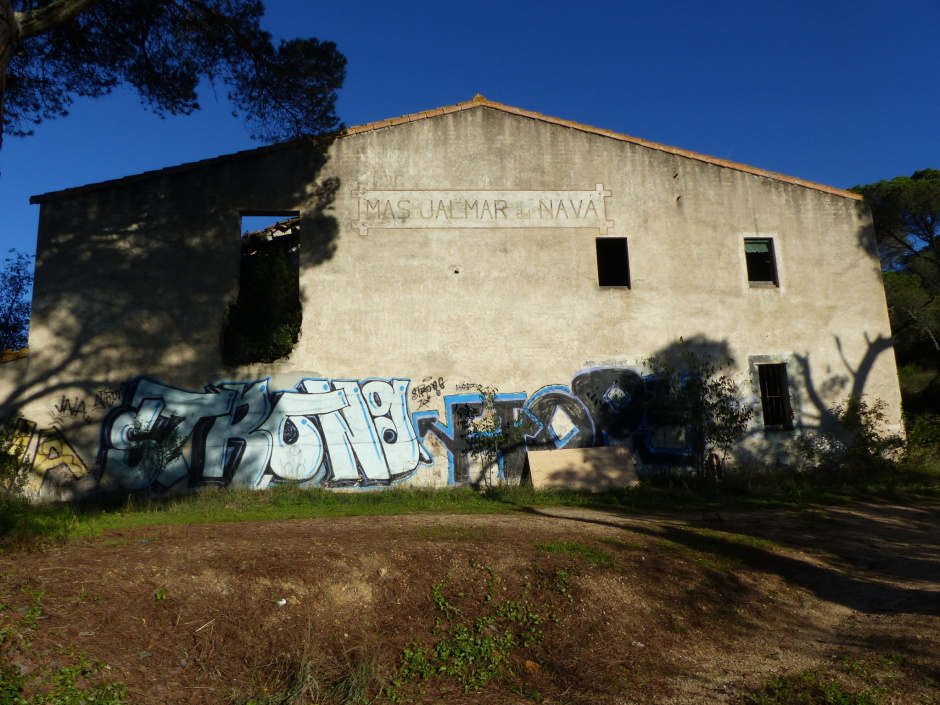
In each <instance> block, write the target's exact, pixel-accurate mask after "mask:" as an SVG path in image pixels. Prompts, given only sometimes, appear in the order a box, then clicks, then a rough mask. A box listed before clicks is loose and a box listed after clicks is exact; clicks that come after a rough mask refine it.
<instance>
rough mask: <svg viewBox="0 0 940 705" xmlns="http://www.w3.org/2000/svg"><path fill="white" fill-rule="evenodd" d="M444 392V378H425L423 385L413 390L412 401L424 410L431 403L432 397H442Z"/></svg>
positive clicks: (422, 381)
mask: <svg viewBox="0 0 940 705" xmlns="http://www.w3.org/2000/svg"><path fill="white" fill-rule="evenodd" d="M443 391H444V378H443V377H438V378H437V379H435V378H434V377H425V378H424V379H423V380H421V384H420V385H419V386H417V387H415V388H414V389H412V390H411V401H413V402H414V403H415V404H417V405H418V408H419V409H423V408H424V407H426V406H427V405H428V404H429V403H430V402H431V397H433V396H435V395H437V396H441V393H442V392H443Z"/></svg>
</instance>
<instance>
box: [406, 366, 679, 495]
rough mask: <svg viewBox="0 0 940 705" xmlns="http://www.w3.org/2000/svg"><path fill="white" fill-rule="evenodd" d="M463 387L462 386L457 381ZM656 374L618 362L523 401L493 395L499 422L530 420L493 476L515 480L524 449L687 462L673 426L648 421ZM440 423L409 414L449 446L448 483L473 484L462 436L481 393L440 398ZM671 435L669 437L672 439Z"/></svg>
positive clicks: (478, 410)
mask: <svg viewBox="0 0 940 705" xmlns="http://www.w3.org/2000/svg"><path fill="white" fill-rule="evenodd" d="M457 388H458V389H461V388H462V387H461V385H460V384H458V385H457ZM655 390H656V379H655V378H643V377H641V376H640V375H639V374H637V373H636V372H634V371H633V370H630V369H627V368H622V367H601V368H592V369H587V370H582V371H581V372H579V373H578V374H576V375H575V377H574V379H572V381H571V386H570V387H566V386H564V385H551V386H547V387H543V388H541V389H540V390H538V391H537V392H535V393H534V394H533V395H532V396H531V397H528V399H526V395H525V394H524V393H523V394H496V395H495V397H494V404H493V406H494V411H495V413H496V414H498V415H499V416H500V418H502V419H507V420H508V419H514V418H517V416H518V415H519V414H520V413H521V414H524V415H525V416H526V417H527V418H528V419H529V420H530V421H531V422H532V423H531V428H532V430H531V432H530V433H527V435H526V436H525V448H524V449H522V448H513V449H511V450H507V452H505V453H500V454H499V457H498V461H499V476H500V477H501V478H503V479H508V480H515V479H518V478H519V477H520V476H521V474H522V469H523V463H524V451H525V450H543V449H544V450H554V449H561V448H590V447H594V446H608V445H622V446H629V447H632V448H633V449H634V451H635V452H636V453H637V455H638V456H639V458H640V459H641V460H642V462H643V463H645V464H660V465H687V464H689V462H691V456H690V455H689V452H690V450H689V448H688V446H687V444H686V441H685V439H684V437H681V434H679V435H678V436H677V435H676V434H675V433H674V432H675V429H670V428H665V429H663V428H657V427H656V425H655V419H651V418H648V415H647V406H648V405H647V404H646V401H647V400H648V399H649V398H651V397H652V395H654V394H655ZM444 408H445V410H444V413H445V416H446V423H442V422H441V420H440V416H439V414H438V412H436V411H423V412H419V413H416V414H415V415H414V419H415V422H416V423H417V426H418V435H419V438H420V439H421V440H424V439H425V438H426V437H427V435H428V434H431V435H433V436H434V437H435V438H437V439H438V441H440V443H441V444H442V445H443V446H444V448H445V449H446V450H447V459H448V463H449V467H450V481H451V482H452V483H461V482H471V481H475V480H476V478H472V477H471V470H470V468H471V464H472V463H471V461H472V458H471V453H470V444H469V443H468V440H467V439H468V437H469V435H470V434H472V428H471V426H472V422H473V419H474V418H479V417H480V416H481V415H482V414H483V413H484V411H485V410H484V402H483V397H482V396H481V395H480V394H455V395H450V396H445V397H444ZM674 436H675V437H674Z"/></svg>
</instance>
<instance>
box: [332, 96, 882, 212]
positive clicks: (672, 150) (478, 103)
mask: <svg viewBox="0 0 940 705" xmlns="http://www.w3.org/2000/svg"><path fill="white" fill-rule="evenodd" d="M479 107H486V108H493V109H494V110H501V111H502V112H504V113H510V114H512V115H519V116H521V117H527V118H531V119H533V120H540V121H542V122H547V123H550V124H552V125H559V126H561V127H569V128H571V129H572V130H579V131H580V132H587V133H590V134H592V135H600V136H602V137H609V138H610V139H614V140H619V141H621V142H630V143H631V144H636V145H640V146H641V147H647V148H649V149H655V150H657V151H659V152H666V153H667V154H675V155H678V156H680V157H686V158H688V159H695V160H696V161H700V162H705V163H706V164H713V165H715V166H720V167H725V168H727V169H734V170H735V171H743V172H744V173H746V174H753V175H755V176H763V177H766V178H768V179H774V180H776V181H783V182H784V183H788V184H794V185H796V186H803V187H805V188H810V189H813V190H816V191H822V192H823V193H829V194H832V195H834V196H842V197H843V198H850V199H852V200H855V201H861V200H864V197H863V196H861V195H859V194H857V193H853V192H851V191H846V190H844V189H839V188H836V187H834V186H826V185H825V184H817V183H816V182H814V181H806V180H805V179H798V178H796V177H794V176H787V175H786V174H779V173H777V172H774V171H767V170H766V169H758V168H757V167H753V166H748V165H747V164H739V163H737V162H732V161H729V160H727V159H719V158H718V157H710V156H708V155H707V154H699V153H698V152H690V151H689V150H687V149H679V148H678V147H670V146H668V145H665V144H659V143H657V142H650V141H648V140H644V139H640V138H639V137H630V136H629V135H624V134H621V133H619V132H613V131H612V130H605V129H603V128H600V127H591V126H590V125H582V124H581V123H578V122H573V121H571V120H563V119H561V118H556V117H551V116H549V115H543V114H542V113H536V112H532V111H531V110H523V109H522V108H514V107H512V106H511V105H503V104H502V103H497V102H495V101H492V100H487V99H485V98H483V97H482V96H477V97H476V98H474V99H473V100H468V101H466V102H463V103H457V104H456V105H449V106H447V107H444V108H437V109H436V110H428V111H425V112H421V113H414V114H412V115H403V116H402V117H399V118H391V119H388V120H379V121H378V122H370V123H368V124H365V125H358V126H356V127H350V128H349V129H347V130H346V132H345V133H344V135H356V134H360V133H363V132H370V131H372V130H380V129H382V128H385V127H394V126H395V125H403V124H404V123H407V122H415V121H416V120H423V119H425V118H429V117H434V116H436V115H446V114H448V113H456V112H460V111H462V110H470V109H472V108H479Z"/></svg>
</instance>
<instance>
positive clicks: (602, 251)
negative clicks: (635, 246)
mask: <svg viewBox="0 0 940 705" xmlns="http://www.w3.org/2000/svg"><path fill="white" fill-rule="evenodd" d="M597 283H598V284H599V285H600V286H624V287H627V288H629V287H630V260H629V258H628V256H627V238H625V237H599V238H597Z"/></svg>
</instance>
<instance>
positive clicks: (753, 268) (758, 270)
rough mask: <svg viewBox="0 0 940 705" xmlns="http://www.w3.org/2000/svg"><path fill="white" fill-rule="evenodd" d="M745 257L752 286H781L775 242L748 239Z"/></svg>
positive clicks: (767, 239)
mask: <svg viewBox="0 0 940 705" xmlns="http://www.w3.org/2000/svg"><path fill="white" fill-rule="evenodd" d="M744 257H745V259H746V260H747V280H748V282H749V283H750V284H751V285H752V286H779V283H778V282H777V262H776V260H775V259H774V241H773V240H771V239H769V238H765V239H756V238H755V239H747V238H746V239H745V240H744Z"/></svg>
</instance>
